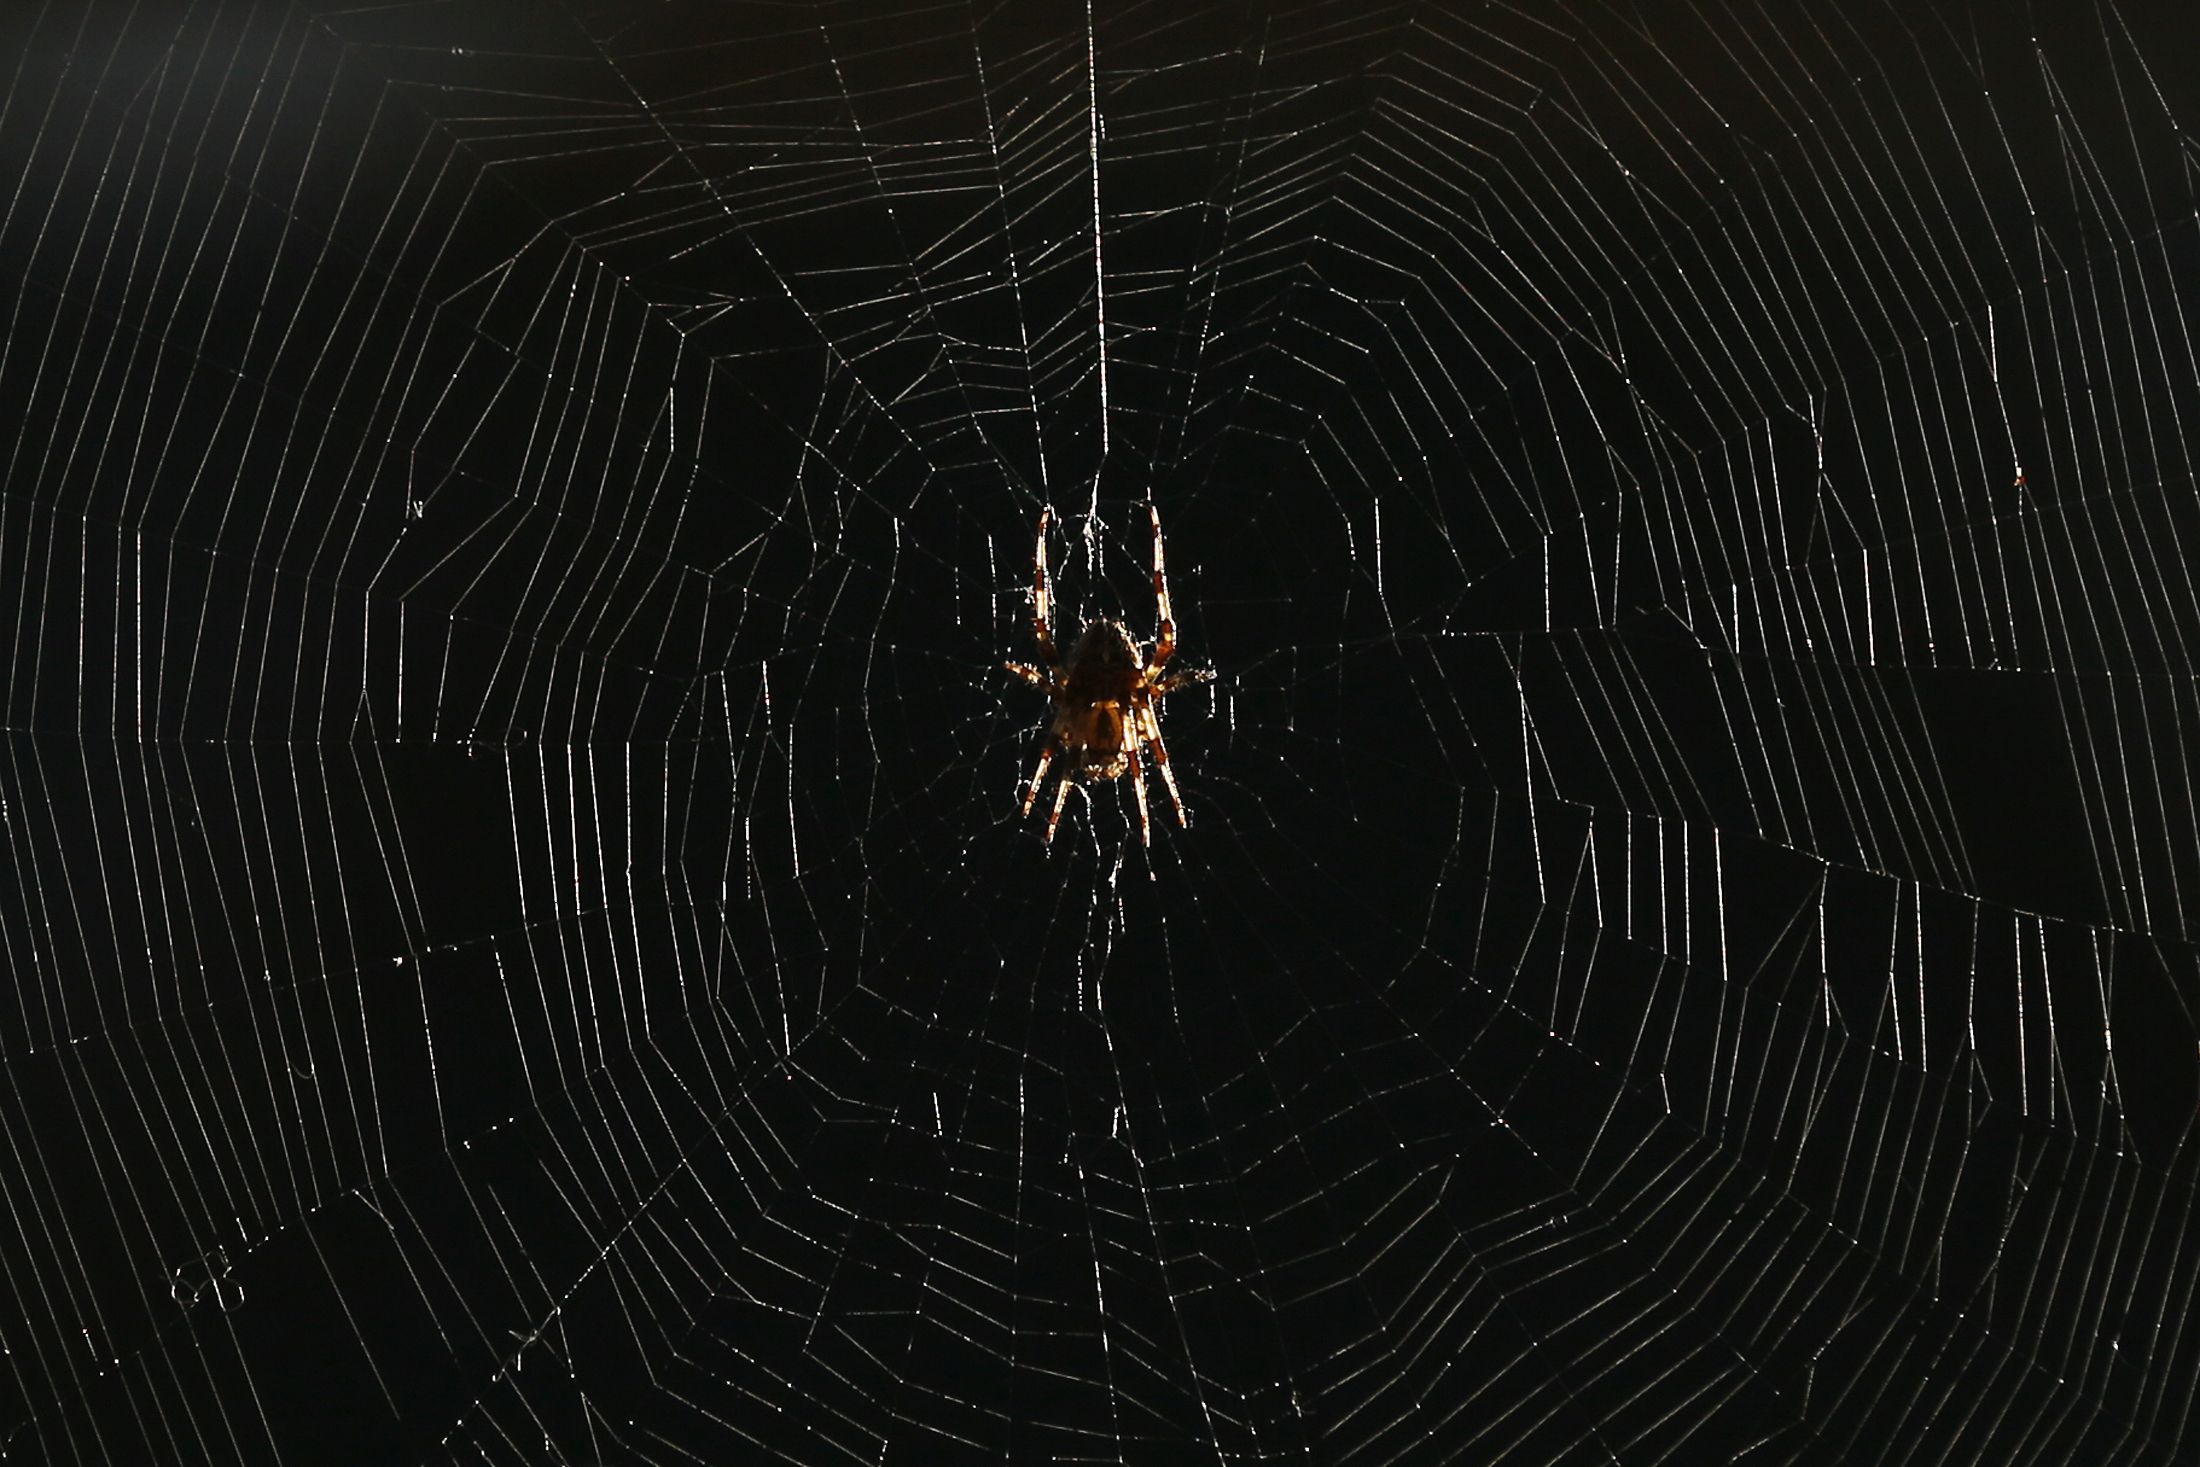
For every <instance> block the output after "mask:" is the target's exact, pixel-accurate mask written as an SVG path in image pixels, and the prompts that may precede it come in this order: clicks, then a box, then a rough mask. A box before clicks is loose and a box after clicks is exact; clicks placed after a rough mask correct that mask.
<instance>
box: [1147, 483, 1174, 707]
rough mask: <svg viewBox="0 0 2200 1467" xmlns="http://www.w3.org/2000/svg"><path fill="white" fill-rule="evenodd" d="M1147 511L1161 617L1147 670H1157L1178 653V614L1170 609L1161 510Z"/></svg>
mask: <svg viewBox="0 0 2200 1467" xmlns="http://www.w3.org/2000/svg"><path fill="white" fill-rule="evenodd" d="M1146 513H1147V514H1148V515H1150V516H1152V518H1153V599H1154V608H1155V610H1156V611H1157V612H1159V614H1160V617H1161V635H1160V637H1159V638H1158V639H1157V640H1156V641H1155V642H1154V644H1153V657H1152V659H1151V660H1150V661H1149V662H1148V663H1147V664H1146V670H1147V671H1148V672H1157V671H1159V670H1160V669H1161V667H1162V665H1163V664H1164V663H1166V662H1167V661H1168V660H1169V659H1170V658H1171V657H1172V656H1174V655H1175V654H1176V614H1175V613H1174V612H1172V611H1171V610H1170V609H1169V573H1168V571H1167V570H1166V569H1164V568H1163V565H1162V561H1161V511H1160V510H1158V509H1156V508H1154V506H1152V505H1150V504H1149V505H1147V506H1146Z"/></svg>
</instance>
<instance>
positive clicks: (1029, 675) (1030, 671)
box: [1001, 662, 1053, 693]
mask: <svg viewBox="0 0 2200 1467" xmlns="http://www.w3.org/2000/svg"><path fill="white" fill-rule="evenodd" d="M1001 666H1003V667H1005V668H1007V669H1008V670H1009V671H1010V672H1013V673H1014V674H1016V676H1018V677H1020V678H1022V679H1023V680H1024V681H1025V682H1027V683H1029V684H1031V685H1032V686H1033V687H1035V688H1037V689H1038V690H1039V691H1040V692H1042V693H1045V692H1051V691H1053V690H1052V689H1051V688H1050V687H1049V686H1048V685H1047V675H1046V674H1045V673H1043V672H1041V671H1040V670H1039V669H1038V668H1036V667H1033V666H1032V665H1031V664H1030V663H1028V662H1004V663H1002V664H1001Z"/></svg>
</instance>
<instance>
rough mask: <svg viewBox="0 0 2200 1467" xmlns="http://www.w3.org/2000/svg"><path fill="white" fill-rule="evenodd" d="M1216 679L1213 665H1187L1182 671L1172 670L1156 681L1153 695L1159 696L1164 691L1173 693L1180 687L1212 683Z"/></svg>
mask: <svg viewBox="0 0 2200 1467" xmlns="http://www.w3.org/2000/svg"><path fill="white" fill-rule="evenodd" d="M1214 680H1215V670H1214V669H1213V668H1211V667H1187V668H1185V669H1184V670H1183V671H1182V672H1172V673H1170V674H1169V675H1168V676H1167V677H1165V678H1163V679H1162V680H1161V681H1160V682H1157V683H1155V684H1154V685H1153V696H1154V697H1156V698H1158V697H1160V696H1161V695H1162V694H1163V693H1173V692H1175V691H1176V690H1177V689H1178V688H1188V687H1190V686H1191V685H1192V684H1194V683H1211V682H1213V681H1214Z"/></svg>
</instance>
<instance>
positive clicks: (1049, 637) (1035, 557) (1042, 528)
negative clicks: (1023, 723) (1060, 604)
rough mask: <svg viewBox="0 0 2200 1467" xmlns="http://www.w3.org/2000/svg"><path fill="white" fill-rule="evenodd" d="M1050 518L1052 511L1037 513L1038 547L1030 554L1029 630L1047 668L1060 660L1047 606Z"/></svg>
mask: <svg viewBox="0 0 2200 1467" xmlns="http://www.w3.org/2000/svg"><path fill="white" fill-rule="evenodd" d="M1052 518H1053V511H1051V510H1045V509H1042V510H1040V511H1039V545H1038V548H1037V549H1036V550H1034V551H1032V553H1031V630H1032V635H1033V636H1034V637H1035V638H1037V640H1038V643H1039V654H1040V655H1041V656H1042V657H1044V658H1046V660H1047V664H1048V665H1049V666H1054V665H1057V664H1059V663H1060V662H1061V660H1062V659H1061V658H1060V657H1058V656H1056V655H1055V652H1054V622H1053V618H1052V617H1051V616H1049V615H1048V606H1047V524H1048V522H1049V521H1050V520H1051V519H1052Z"/></svg>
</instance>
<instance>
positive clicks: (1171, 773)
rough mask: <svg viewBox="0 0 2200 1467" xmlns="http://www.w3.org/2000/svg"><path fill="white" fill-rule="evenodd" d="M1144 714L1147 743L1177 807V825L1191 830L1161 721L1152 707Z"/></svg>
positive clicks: (1171, 801)
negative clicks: (1163, 736) (1164, 741)
mask: <svg viewBox="0 0 2200 1467" xmlns="http://www.w3.org/2000/svg"><path fill="white" fill-rule="evenodd" d="M1143 712H1144V713H1145V716H1146V742H1147V744H1149V745H1151V746H1152V748H1153V762H1154V766H1155V767H1156V768H1158V769H1159V770H1160V771H1161V782H1162V783H1163V784H1165V785H1167V786H1168V787H1169V803H1170V804H1172V805H1174V806H1175V807H1176V823H1177V824H1179V825H1181V826H1184V827H1186V828H1187V829H1189V828H1190V826H1191V823H1192V822H1191V821H1189V820H1187V819H1185V818H1184V797H1183V796H1182V795H1181V794H1179V793H1177V788H1176V771H1175V770H1173V769H1171V768H1170V767H1169V746H1168V745H1167V744H1164V743H1163V742H1161V720H1160V719H1158V718H1156V717H1154V711H1153V709H1152V707H1151V706H1148V707H1147V708H1145V709H1144V710H1143Z"/></svg>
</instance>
